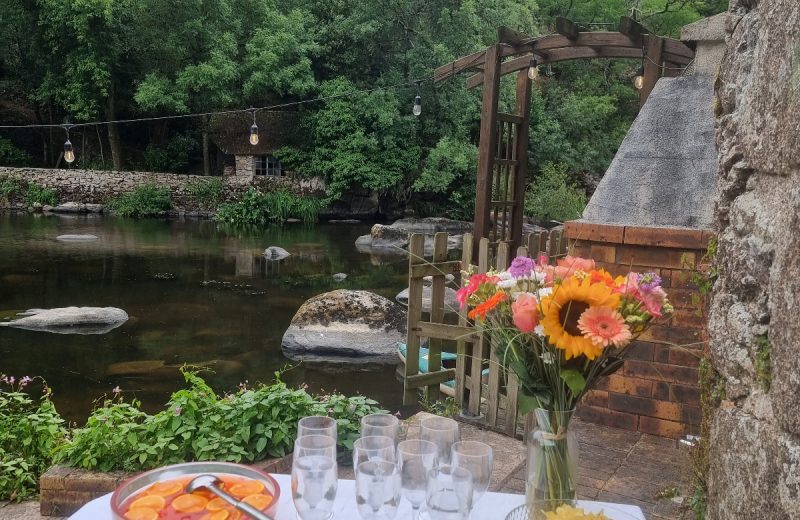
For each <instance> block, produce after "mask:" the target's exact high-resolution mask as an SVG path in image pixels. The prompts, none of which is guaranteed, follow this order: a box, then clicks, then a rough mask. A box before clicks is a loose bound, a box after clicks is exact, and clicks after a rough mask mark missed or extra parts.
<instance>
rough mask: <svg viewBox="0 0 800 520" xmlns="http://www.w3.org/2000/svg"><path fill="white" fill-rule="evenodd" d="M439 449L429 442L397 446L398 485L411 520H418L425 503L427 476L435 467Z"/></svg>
mask: <svg viewBox="0 0 800 520" xmlns="http://www.w3.org/2000/svg"><path fill="white" fill-rule="evenodd" d="M438 452H439V449H438V448H437V447H436V445H435V444H434V443H432V442H430V441H423V440H420V439H410V440H406V441H403V442H401V443H400V444H398V445H397V466H398V469H399V470H400V484H401V487H402V490H403V494H405V496H406V498H407V499H408V501H409V502H411V509H412V511H413V516H412V520H419V509H420V506H422V503H423V502H425V491H426V489H427V486H428V475H429V473H430V472H431V470H432V469H433V468H435V467H436V456H437V453H438Z"/></svg>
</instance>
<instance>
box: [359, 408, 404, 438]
mask: <svg viewBox="0 0 800 520" xmlns="http://www.w3.org/2000/svg"><path fill="white" fill-rule="evenodd" d="M399 432H400V420H399V419H398V418H397V417H395V416H394V415H391V414H388V413H373V414H369V415H365V416H364V417H362V418H361V436H362V437H371V436H375V435H379V436H383V437H391V438H392V440H393V441H394V443H395V444H397V436H398V433H399Z"/></svg>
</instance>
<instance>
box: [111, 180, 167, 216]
mask: <svg viewBox="0 0 800 520" xmlns="http://www.w3.org/2000/svg"><path fill="white" fill-rule="evenodd" d="M108 207H109V209H110V210H111V211H113V212H114V213H116V214H118V215H120V216H123V217H133V218H140V217H147V216H152V215H159V214H161V213H163V212H164V211H167V210H169V209H171V208H172V198H171V195H170V190H169V188H167V187H166V186H158V185H156V184H142V185H141V186H138V187H137V188H136V189H135V190H133V191H132V192H130V193H125V194H123V195H120V196H119V197H116V198H114V199H111V200H110V201H109V202H108Z"/></svg>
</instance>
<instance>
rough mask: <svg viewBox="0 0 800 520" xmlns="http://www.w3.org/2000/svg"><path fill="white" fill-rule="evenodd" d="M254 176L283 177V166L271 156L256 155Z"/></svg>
mask: <svg viewBox="0 0 800 520" xmlns="http://www.w3.org/2000/svg"><path fill="white" fill-rule="evenodd" d="M256 175H269V176H271V177H281V176H283V165H282V164H281V162H280V161H279V160H278V159H276V158H275V157H273V156H271V155H256Z"/></svg>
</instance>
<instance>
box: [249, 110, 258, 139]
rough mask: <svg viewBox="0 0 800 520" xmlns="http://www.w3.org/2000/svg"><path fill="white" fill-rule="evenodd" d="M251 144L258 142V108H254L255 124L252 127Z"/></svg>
mask: <svg viewBox="0 0 800 520" xmlns="http://www.w3.org/2000/svg"><path fill="white" fill-rule="evenodd" d="M250 144H252V145H253V146H255V145H257V144H258V125H257V124H256V110H255V109H254V110H253V126H251V127H250Z"/></svg>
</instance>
